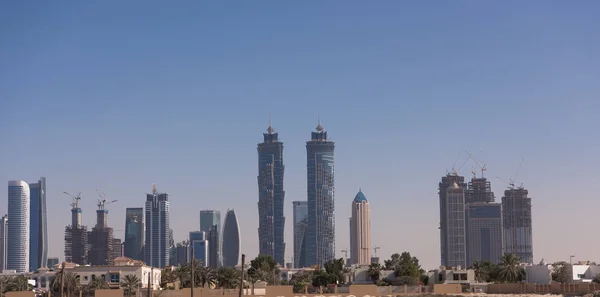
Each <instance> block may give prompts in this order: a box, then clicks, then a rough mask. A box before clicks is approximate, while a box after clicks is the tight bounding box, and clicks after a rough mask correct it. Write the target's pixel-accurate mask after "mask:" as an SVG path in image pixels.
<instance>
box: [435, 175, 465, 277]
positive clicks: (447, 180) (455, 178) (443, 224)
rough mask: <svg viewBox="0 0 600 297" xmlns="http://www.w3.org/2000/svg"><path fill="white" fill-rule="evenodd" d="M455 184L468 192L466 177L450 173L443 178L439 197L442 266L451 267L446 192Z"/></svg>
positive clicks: (439, 185)
mask: <svg viewBox="0 0 600 297" xmlns="http://www.w3.org/2000/svg"><path fill="white" fill-rule="evenodd" d="M453 183H456V184H457V185H458V186H459V187H460V188H462V189H464V191H465V192H466V191H467V184H466V183H465V177H464V176H460V175H458V174H457V173H456V172H453V173H448V174H446V176H443V177H442V181H441V182H440V183H439V184H438V187H439V188H438V190H439V193H438V194H439V197H440V227H439V228H440V254H441V264H442V266H446V267H449V266H451V265H449V262H448V242H447V239H448V231H447V226H448V219H447V217H446V215H447V214H446V190H448V188H449V187H450V186H452V184H453Z"/></svg>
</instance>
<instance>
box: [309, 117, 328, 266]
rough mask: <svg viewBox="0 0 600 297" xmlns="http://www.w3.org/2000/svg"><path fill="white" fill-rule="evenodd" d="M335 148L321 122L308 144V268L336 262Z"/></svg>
mask: <svg viewBox="0 0 600 297" xmlns="http://www.w3.org/2000/svg"><path fill="white" fill-rule="evenodd" d="M334 148H335V145H334V143H333V141H329V140H328V139H327V131H325V129H324V128H323V126H322V125H321V121H320V120H319V124H318V125H317V128H316V132H312V133H311V140H310V141H307V142H306V161H307V162H306V166H307V194H308V199H307V201H308V229H307V230H306V232H307V234H306V240H307V242H306V251H307V261H306V262H307V263H306V264H307V265H308V266H312V265H315V264H316V265H323V264H325V263H326V262H327V261H329V260H332V259H334V258H335V205H334V196H335V189H334V175H335V171H334V158H333V155H334V154H333V152H334Z"/></svg>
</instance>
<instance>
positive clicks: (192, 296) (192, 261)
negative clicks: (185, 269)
mask: <svg viewBox="0 0 600 297" xmlns="http://www.w3.org/2000/svg"><path fill="white" fill-rule="evenodd" d="M191 254H192V255H191V256H192V259H191V263H192V264H191V265H192V267H191V270H192V293H191V295H190V296H191V297H194V283H195V279H194V244H193V243H192V252H191Z"/></svg>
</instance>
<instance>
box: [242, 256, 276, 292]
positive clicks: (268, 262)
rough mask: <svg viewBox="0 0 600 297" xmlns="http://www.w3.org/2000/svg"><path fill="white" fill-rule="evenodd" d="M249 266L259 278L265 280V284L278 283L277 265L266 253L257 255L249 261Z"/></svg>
mask: <svg viewBox="0 0 600 297" xmlns="http://www.w3.org/2000/svg"><path fill="white" fill-rule="evenodd" d="M250 267H251V268H254V270H255V271H256V275H257V276H259V279H260V280H263V281H266V282H267V284H269V285H278V284H280V282H281V281H280V277H279V272H280V270H279V267H278V266H277V261H275V259H274V258H273V257H271V256H268V255H258V257H256V258H255V259H254V260H252V261H250Z"/></svg>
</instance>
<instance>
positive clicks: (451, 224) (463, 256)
mask: <svg viewBox="0 0 600 297" xmlns="http://www.w3.org/2000/svg"><path fill="white" fill-rule="evenodd" d="M465 196H466V195H465V188H461V187H460V186H458V184H457V183H456V182H453V183H452V185H451V186H450V187H449V188H448V189H446V219H447V221H446V244H447V248H448V250H447V257H448V259H447V264H446V266H448V267H458V266H461V267H463V268H466V267H467V247H466V230H465V228H466V223H465Z"/></svg>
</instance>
